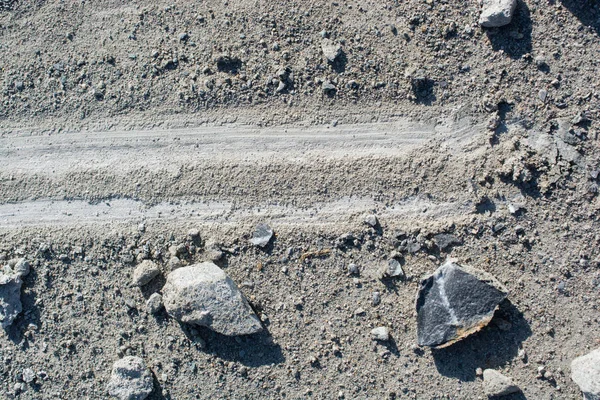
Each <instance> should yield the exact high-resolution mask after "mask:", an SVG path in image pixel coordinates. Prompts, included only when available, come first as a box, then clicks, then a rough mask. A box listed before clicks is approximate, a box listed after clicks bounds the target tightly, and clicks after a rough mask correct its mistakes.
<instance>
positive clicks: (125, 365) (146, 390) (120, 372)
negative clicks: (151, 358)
mask: <svg viewBox="0 0 600 400" xmlns="http://www.w3.org/2000/svg"><path fill="white" fill-rule="evenodd" d="M152 389H153V382H152V374H151V373H150V371H149V370H148V368H147V367H146V364H145V363H144V360H142V359H141V358H139V357H133V356H127V357H124V358H122V359H120V360H118V361H116V362H115V363H114V364H113V368H112V373H111V375H110V381H109V382H108V385H107V387H106V390H107V391H108V394H110V395H111V396H112V397H115V398H117V399H119V400H144V399H145V398H146V397H148V396H149V395H150V393H152Z"/></svg>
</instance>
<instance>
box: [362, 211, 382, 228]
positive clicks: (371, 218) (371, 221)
mask: <svg viewBox="0 0 600 400" xmlns="http://www.w3.org/2000/svg"><path fill="white" fill-rule="evenodd" d="M365 224H367V225H370V226H371V227H373V228H376V227H377V226H378V225H379V221H378V220H377V217H376V216H375V215H373V214H369V215H367V216H366V217H365Z"/></svg>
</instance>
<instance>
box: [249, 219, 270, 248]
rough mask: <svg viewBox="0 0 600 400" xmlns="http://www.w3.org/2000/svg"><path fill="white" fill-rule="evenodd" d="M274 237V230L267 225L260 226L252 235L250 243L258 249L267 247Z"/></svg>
mask: <svg viewBox="0 0 600 400" xmlns="http://www.w3.org/2000/svg"><path fill="white" fill-rule="evenodd" d="M272 237H273V229H271V227H270V226H269V225H267V224H260V225H258V226H257V227H256V230H255V231H254V233H253V234H252V239H250V243H252V244H253V245H255V246H258V247H265V246H266V245H267V244H269V242H270V241H271V238H272Z"/></svg>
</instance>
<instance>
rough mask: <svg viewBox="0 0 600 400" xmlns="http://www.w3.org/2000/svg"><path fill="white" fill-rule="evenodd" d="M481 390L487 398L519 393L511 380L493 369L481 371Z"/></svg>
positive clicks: (518, 389)
mask: <svg viewBox="0 0 600 400" xmlns="http://www.w3.org/2000/svg"><path fill="white" fill-rule="evenodd" d="M483 388H484V390H485V394H487V395H488V396H489V397H500V396H506V395H509V394H511V393H519V392H520V391H521V389H520V388H519V387H518V386H517V385H515V384H514V382H513V381H512V379H510V378H508V377H506V376H504V375H502V374H501V373H500V372H498V371H496V370H493V369H486V370H484V371H483Z"/></svg>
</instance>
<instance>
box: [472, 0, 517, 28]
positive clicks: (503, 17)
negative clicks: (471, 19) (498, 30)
mask: <svg viewBox="0 0 600 400" xmlns="http://www.w3.org/2000/svg"><path fill="white" fill-rule="evenodd" d="M516 7H517V0H483V8H482V10H481V15H480V17H479V24H480V25H481V26H483V27H484V28H495V27H499V26H504V25H508V24H510V21H512V17H513V13H514V11H515V8H516Z"/></svg>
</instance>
